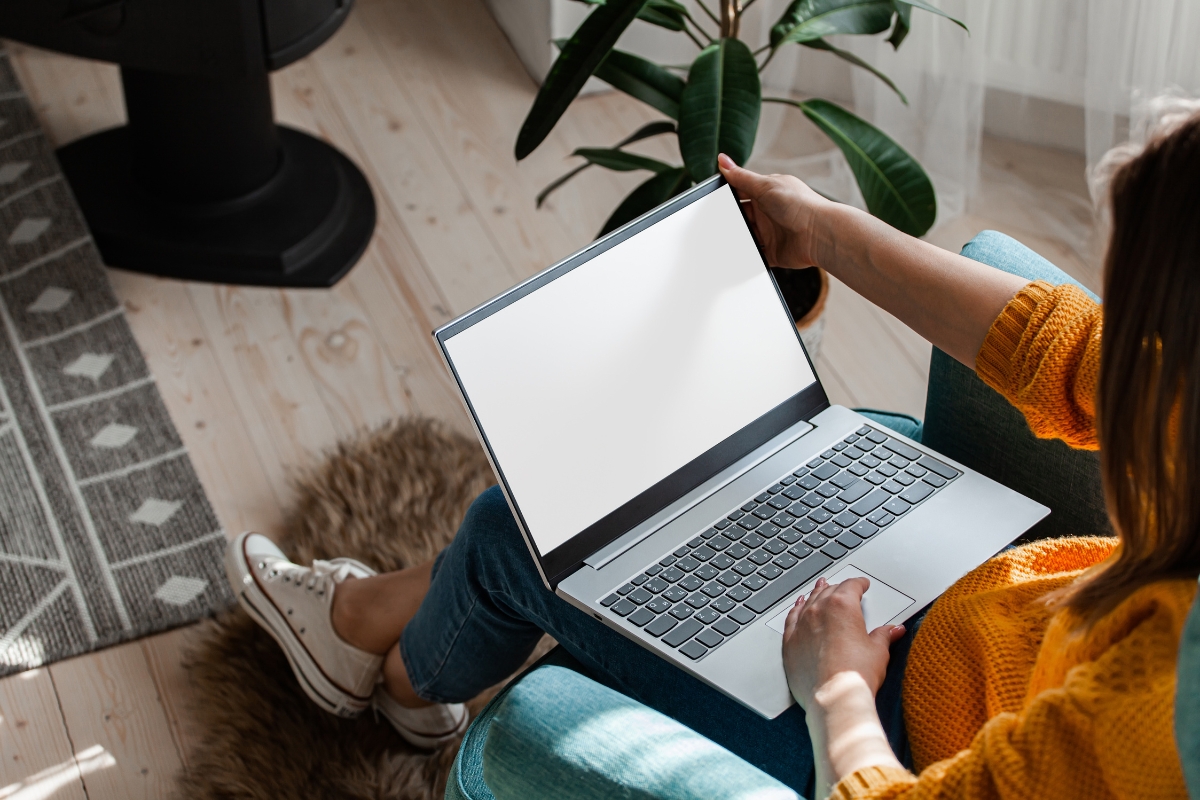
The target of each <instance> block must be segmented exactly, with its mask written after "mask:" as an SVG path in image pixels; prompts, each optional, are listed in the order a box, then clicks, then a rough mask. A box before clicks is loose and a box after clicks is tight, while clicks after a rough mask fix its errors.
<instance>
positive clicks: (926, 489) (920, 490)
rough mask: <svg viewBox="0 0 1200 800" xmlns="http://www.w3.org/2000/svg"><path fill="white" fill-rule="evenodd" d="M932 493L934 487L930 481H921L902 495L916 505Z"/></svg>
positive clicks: (901, 494) (901, 495)
mask: <svg viewBox="0 0 1200 800" xmlns="http://www.w3.org/2000/svg"><path fill="white" fill-rule="evenodd" d="M931 494H933V487H932V486H930V485H929V484H928V483H925V482H921V483H916V484H913V485H912V486H910V487H908V488H907V489H905V490H904V491H903V492H901V493H900V497H901V498H902V499H903V500H904V501H905V502H908V503H912V504H913V505H916V504H917V503H919V502H921V501H922V500H924V499H925V498H926V497H929V495H931Z"/></svg>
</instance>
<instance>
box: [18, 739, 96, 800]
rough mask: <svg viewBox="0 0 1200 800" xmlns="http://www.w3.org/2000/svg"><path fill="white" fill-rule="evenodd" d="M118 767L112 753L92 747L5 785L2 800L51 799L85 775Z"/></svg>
mask: <svg viewBox="0 0 1200 800" xmlns="http://www.w3.org/2000/svg"><path fill="white" fill-rule="evenodd" d="M116 765H117V760H116V759H115V758H113V756H112V753H110V752H108V751H107V750H105V749H104V748H103V747H101V746H100V745H93V746H92V747H89V748H88V749H86V750H84V751H82V752H80V753H77V754H76V755H75V757H74V758H72V759H70V760H68V761H64V762H63V763H61V764H55V765H54V766H53V767H47V768H46V769H44V770H42V771H41V772H39V773H37V774H35V775H30V776H29V777H28V778H26V779H25V780H23V781H19V782H17V783H12V784H9V785H8V786H5V787H4V788H2V789H0V800H49V798H51V797H53V796H54V795H55V794H56V793H57V792H58V790H59V789H61V788H63V787H64V786H67V785H69V784H74V783H78V782H79V780H80V779H81V778H82V777H83V776H84V775H90V774H91V773H93V772H97V771H98V770H102V769H108V768H109V767H115V766H116Z"/></svg>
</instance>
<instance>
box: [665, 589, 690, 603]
mask: <svg viewBox="0 0 1200 800" xmlns="http://www.w3.org/2000/svg"><path fill="white" fill-rule="evenodd" d="M662 596H663V597H665V598H667V599H668V600H670V601H671V602H672V603H678V602H679V601H680V600H682V599H683V598H685V597H687V590H685V589H680V588H679V587H678V586H672V587H671V588H670V589H667V590H666V591H665V592H663V593H662Z"/></svg>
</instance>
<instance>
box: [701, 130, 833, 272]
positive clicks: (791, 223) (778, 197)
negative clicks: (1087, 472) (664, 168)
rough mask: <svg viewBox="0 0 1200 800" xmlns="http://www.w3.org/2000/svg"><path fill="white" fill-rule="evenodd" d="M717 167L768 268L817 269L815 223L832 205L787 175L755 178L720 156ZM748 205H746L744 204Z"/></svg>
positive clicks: (818, 231)
mask: <svg viewBox="0 0 1200 800" xmlns="http://www.w3.org/2000/svg"><path fill="white" fill-rule="evenodd" d="M717 165H718V166H719V167H720V170H721V174H722V175H723V176H725V180H727V181H729V185H730V186H732V187H733V188H734V191H735V192H736V194H737V196H738V199H739V200H740V201H742V204H743V206H742V207H743V209H744V210H745V211H746V217H747V218H748V219H749V220H750V225H751V226H752V227H753V228H754V233H755V234H756V235H757V236H758V241H759V243H760V244H762V246H763V251H764V252H763V255H764V256H765V257H766V259H767V263H768V264H769V265H770V266H772V267H787V268H791V269H800V268H802V267H814V266H820V258H819V252H818V251H819V250H820V246H821V243H822V239H823V237H822V236H821V228H820V225H819V222H820V220H821V215H822V212H823V211H825V210H826V209H827V208H829V207H831V206H832V205H833V203H832V202H831V201H829V200H826V199H825V198H824V197H822V196H821V195H819V194H817V193H816V192H814V191H813V190H812V189H810V188H809V187H808V185H807V184H805V183H804V181H802V180H800V179H799V178H796V177H793V176H791V175H759V174H758V173H756V172H751V171H750V170H748V169H742V168H741V167H739V166H738V165H737V164H735V163H733V159H731V158H730V157H729V156H727V155H725V154H724V153H722V154H721V155H720V156H718V157H717ZM746 201H749V202H746Z"/></svg>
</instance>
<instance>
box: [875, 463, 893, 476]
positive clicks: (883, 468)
mask: <svg viewBox="0 0 1200 800" xmlns="http://www.w3.org/2000/svg"><path fill="white" fill-rule="evenodd" d="M875 471H876V472H878V473H879V474H880V475H883V476H885V477H888V478H890V477H892V476H893V475H895V474H896V473H897V472H899V470H897V469H896V468H895V467H893V466H892V465H891V464H880V465H879V466H878V467H877V468H876V469H875Z"/></svg>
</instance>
